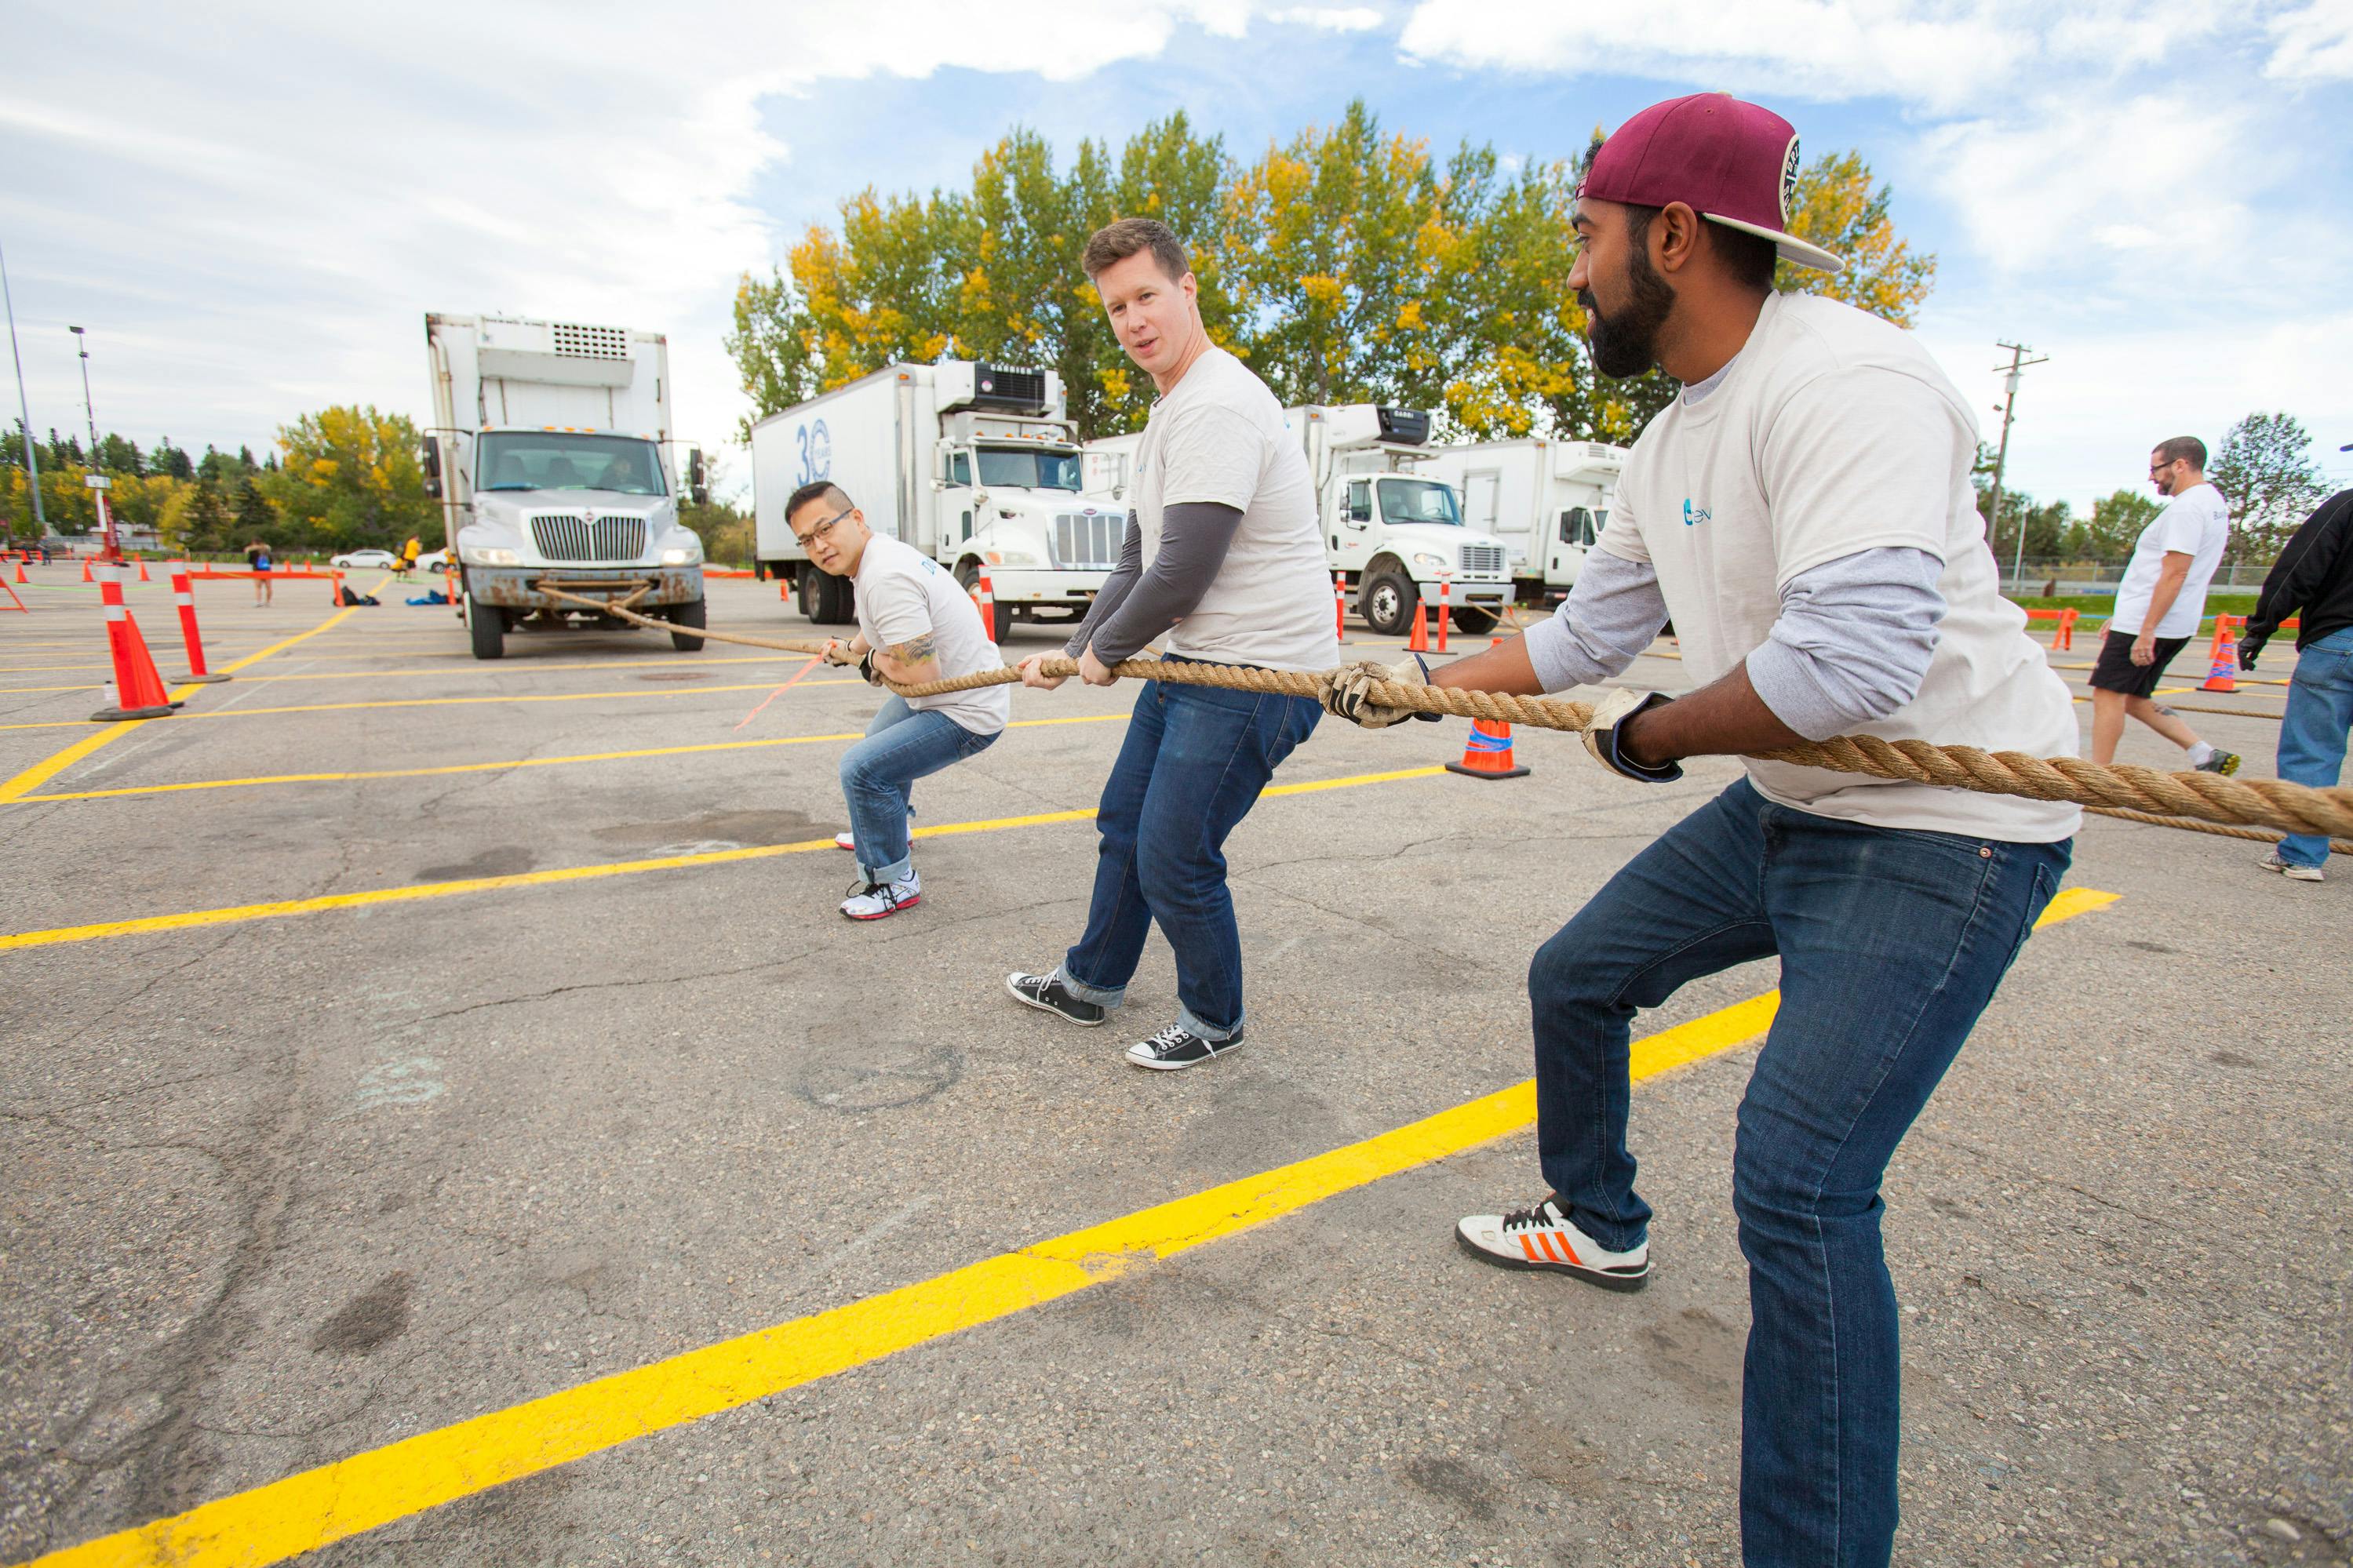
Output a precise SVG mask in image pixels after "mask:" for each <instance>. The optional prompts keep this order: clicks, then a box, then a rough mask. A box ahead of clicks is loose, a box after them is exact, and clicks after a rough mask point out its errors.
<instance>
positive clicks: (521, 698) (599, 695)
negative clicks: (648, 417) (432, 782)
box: [0, 655, 866, 803]
mask: <svg viewBox="0 0 2353 1568" xmlns="http://www.w3.org/2000/svg"><path fill="white" fill-rule="evenodd" d="M255 657H257V658H259V655H256V656H255ZM864 684H866V683H865V682H864V681H862V680H860V679H858V678H857V677H855V676H851V677H849V678H847V679H840V680H804V681H802V682H801V687H802V688H804V689H806V688H807V687H811V686H863V685H864ZM775 689H776V683H775V682H774V681H769V680H761V681H754V682H752V683H750V684H748V685H743V686H681V687H678V688H676V689H672V690H668V691H532V692H512V693H501V694H499V695H497V696H491V697H376V698H371V699H368V700H365V701H361V702H305V703H300V704H295V705H291V706H288V707H283V708H220V709H213V710H205V711H198V712H194V713H182V714H180V715H178V717H180V718H182V719H252V718H257V717H259V716H261V715H263V714H269V713H341V712H347V711H350V710H354V709H361V708H459V707H464V706H466V705H468V704H470V703H480V702H590V701H595V700H600V699H604V698H625V697H646V698H655V697H699V696H702V695H705V694H707V693H711V692H715V691H774V690H775ZM137 722H140V723H153V722H154V721H153V720H140V721H137ZM71 727H72V721H70V720H43V721H38V722H28V723H23V724H0V730H61V729H70V728H71ZM15 798H16V797H15V796H14V795H9V794H7V793H6V792H5V788H0V803H5V802H7V801H10V800H14V799H15Z"/></svg>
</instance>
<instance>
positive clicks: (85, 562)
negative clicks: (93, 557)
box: [81, 555, 98, 583]
mask: <svg viewBox="0 0 2353 1568" xmlns="http://www.w3.org/2000/svg"><path fill="white" fill-rule="evenodd" d="M81 580H82V581H83V582H85V583H95V582H97V581H98V579H97V578H95V577H93V576H91V575H90V557H89V556H87V555H85V556H83V557H82V558H81Z"/></svg>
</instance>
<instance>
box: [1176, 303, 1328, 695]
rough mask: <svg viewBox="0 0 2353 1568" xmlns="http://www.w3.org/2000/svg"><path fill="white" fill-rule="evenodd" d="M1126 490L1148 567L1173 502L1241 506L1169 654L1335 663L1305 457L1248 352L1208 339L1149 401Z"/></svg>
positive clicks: (1266, 663) (1284, 664) (1281, 664)
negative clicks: (1222, 554)
mask: <svg viewBox="0 0 2353 1568" xmlns="http://www.w3.org/2000/svg"><path fill="white" fill-rule="evenodd" d="M1131 493H1132V494H1133V496H1134V507H1135V521H1136V525H1137V528H1138V529H1139V531H1141V533H1142V536H1143V541H1144V559H1145V564H1146V565H1147V567H1148V566H1149V564H1150V563H1151V560H1152V557H1153V554H1154V552H1156V551H1157V550H1158V549H1159V548H1160V518H1161V513H1162V511H1163V510H1166V508H1168V507H1172V506H1182V505H1184V504H1185V503H1187V502H1188V501H1215V502H1217V503H1218V504H1219V505H1221V506H1229V507H1232V508H1234V509H1236V510H1239V511H1240V513H1241V514H1242V520H1241V522H1240V525H1239V526H1238V527H1236V528H1235V530H1234V539H1233V543H1232V544H1231V545H1230V546H1229V547H1228V549H1227V551H1226V559H1225V562H1224V563H1223V564H1222V565H1220V566H1219V568H1218V575H1217V577H1216V579H1215V580H1214V581H1213V582H1211V583H1210V584H1209V590H1208V593H1206V594H1204V595H1201V602H1200V603H1199V604H1198V605H1195V606H1194V607H1193V612H1192V613H1191V614H1190V615H1188V616H1186V617H1185V618H1184V619H1183V620H1181V621H1179V622H1177V623H1176V626H1175V628H1174V629H1173V630H1171V631H1170V632H1169V634H1168V642H1167V650H1168V653H1169V656H1170V657H1172V658H1208V659H1217V660H1219V661H1220V662H1222V663H1226V664H1254V665H1260V666H1262V667H1264V668H1268V669H1305V670H1319V669H1329V668H1332V666H1334V665H1335V664H1336V663H1338V662H1339V658H1340V642H1339V638H1338V637H1337V636H1336V635H1335V633H1334V631H1333V629H1332V579H1331V577H1330V576H1329V575H1328V574H1326V573H1325V571H1324V536H1323V534H1322V532H1321V531H1319V529H1318V526H1317V523H1316V518H1315V485H1314V480H1313V479H1310V478H1309V476H1308V472H1307V458H1306V455H1305V453H1304V452H1303V450H1302V449H1301V447H1300V444H1299V440H1298V438H1297V437H1294V436H1293V435H1292V434H1291V433H1290V432H1288V431H1286V430H1285V429H1284V428H1283V427H1282V405H1280V404H1278V403H1277V402H1275V400H1274V394H1273V393H1271V392H1269V391H1268V390H1267V387H1266V383H1264V382H1262V381H1261V380H1260V379H1259V378H1258V377H1257V376H1255V375H1252V374H1250V371H1249V370H1248V369H1247V368H1246V367H1245V366H1244V365H1243V364H1242V362H1241V361H1240V360H1238V359H1236V358H1235V357H1234V356H1233V355H1231V354H1229V353H1227V352H1226V351H1225V350H1223V349H1220V348H1211V349H1209V350H1208V352H1207V353H1203V354H1202V355H1201V357H1200V358H1199V359H1197V360H1195V361H1194V362H1193V365H1192V368H1191V369H1189V370H1187V372H1186V373H1185V374H1184V377H1183V379H1181V380H1180V381H1178V382H1177V383H1176V390H1175V391H1173V392H1171V393H1169V394H1168V395H1167V396H1166V397H1163V398H1162V399H1161V400H1160V401H1159V402H1157V403H1155V404H1154V405H1152V416H1151V417H1150V418H1149V419H1148V420H1147V421H1146V422H1145V426H1144V439H1143V440H1142V441H1141V442H1139V443H1137V446H1136V449H1135V478H1134V489H1133V490H1132V492H1131Z"/></svg>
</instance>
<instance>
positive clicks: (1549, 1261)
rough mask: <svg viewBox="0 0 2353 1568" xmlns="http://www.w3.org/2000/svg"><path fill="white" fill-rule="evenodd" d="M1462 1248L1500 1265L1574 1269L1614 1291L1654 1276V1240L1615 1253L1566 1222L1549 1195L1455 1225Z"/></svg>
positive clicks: (1551, 1270) (1569, 1271)
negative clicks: (1521, 1206) (1528, 1205)
mask: <svg viewBox="0 0 2353 1568" xmlns="http://www.w3.org/2000/svg"><path fill="white" fill-rule="evenodd" d="M1454 1236H1455V1239H1456V1240H1458V1241H1460V1242H1461V1244H1462V1247H1463V1250H1464V1251H1466V1252H1468V1253H1470V1254H1471V1256H1472V1257H1473V1258H1477V1259H1479V1261H1481V1262H1482V1263H1492V1264H1494V1265H1495V1266H1496V1267H1497V1268H1528V1269H1537V1270H1542V1271H1543V1272H1546V1273H1549V1274H1574V1275H1576V1276H1577V1278H1578V1279H1589V1280H1591V1281H1592V1282H1593V1283H1594V1284H1596V1285H1599V1286H1601V1287H1603V1288H1604V1289H1610V1290H1640V1289H1641V1288H1642V1285H1643V1282H1644V1281H1645V1280H1647V1279H1650V1277H1651V1244H1650V1243H1649V1242H1647V1241H1645V1242H1643V1243H1642V1244H1641V1246H1639V1247H1635V1248H1634V1249H1633V1250H1632V1251H1631V1252H1611V1251H1609V1250H1608V1249H1606V1248H1605V1247H1602V1246H1601V1244H1600V1243H1599V1242H1597V1241H1595V1240H1594V1239H1593V1238H1592V1237H1589V1236H1588V1235H1586V1234H1585V1233H1584V1232H1583V1231H1581V1230H1579V1229H1577V1226H1573V1225H1571V1224H1570V1223H1569V1222H1568V1216H1567V1215H1565V1214H1563V1213H1561V1211H1560V1205H1559V1203H1558V1202H1557V1201H1556V1199H1553V1198H1549V1197H1548V1198H1546V1199H1545V1201H1544V1202H1542V1203H1540V1204H1538V1205H1535V1207H1534V1208H1526V1209H1519V1210H1515V1211H1514V1212H1513V1213H1511V1214H1474V1215H1469V1216H1467V1217H1466V1218H1464V1219H1462V1220H1461V1222H1459V1223H1458V1224H1457V1225H1456V1226H1455V1227H1454Z"/></svg>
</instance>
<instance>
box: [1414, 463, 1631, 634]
mask: <svg viewBox="0 0 2353 1568" xmlns="http://www.w3.org/2000/svg"><path fill="white" fill-rule="evenodd" d="M1626 457H1627V448H1625V447H1613V446H1610V445H1609V444H1608V443H1606V442H1601V441H1561V440H1553V439H1550V438H1548V437H1524V438H1522V439H1519V440H1511V441H1482V442H1478V443H1475V444H1473V445H1471V446H1463V447H1439V448H1437V449H1436V450H1435V451H1434V452H1433V453H1432V454H1431V458H1430V469H1429V472H1430V475H1431V477H1432V478H1435V479H1444V480H1446V481H1447V482H1448V483H1449V484H1451V485H1452V486H1453V487H1454V489H1455V491H1456V493H1458V494H1459V495H1461V498H1462V520H1463V521H1465V522H1466V523H1468V524H1470V526H1472V528H1476V529H1480V530H1482V531H1485V532H1487V533H1490V534H1493V536H1494V537H1495V538H1497V539H1499V540H1501V541H1503V542H1504V549H1505V551H1506V552H1508V554H1509V556H1510V561H1511V571H1512V578H1513V586H1514V591H1515V593H1516V594H1517V595H1518V596H1519V597H1520V598H1522V599H1525V600H1528V601H1530V602H1531V603H1537V604H1541V603H1545V602H1546V601H1548V600H1551V599H1555V598H1558V597H1561V596H1562V595H1566V594H1567V592H1568V591H1569V589H1570V588H1572V587H1574V586H1575V585H1576V584H1577V571H1578V569H1579V568H1580V567H1581V566H1583V564H1584V563H1585V555H1586V552H1587V551H1588V550H1590V549H1592V548H1593V542H1594V540H1595V539H1596V538H1598V537H1599V535H1600V532H1601V530H1602V527H1603V525H1604V524H1606V523H1608V522H1609V508H1610V505H1611V503H1612V502H1613V501H1614V500H1616V498H1617V494H1618V476H1619V474H1620V473H1621V472H1623V471H1624V469H1625V467H1626Z"/></svg>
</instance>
